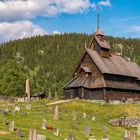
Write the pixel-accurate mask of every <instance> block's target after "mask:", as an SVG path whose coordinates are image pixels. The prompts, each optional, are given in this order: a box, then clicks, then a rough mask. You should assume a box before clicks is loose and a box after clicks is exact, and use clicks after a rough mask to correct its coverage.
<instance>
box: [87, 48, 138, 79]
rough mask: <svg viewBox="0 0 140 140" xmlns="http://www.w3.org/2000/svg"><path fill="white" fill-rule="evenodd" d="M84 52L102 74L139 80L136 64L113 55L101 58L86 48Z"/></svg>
mask: <svg viewBox="0 0 140 140" xmlns="http://www.w3.org/2000/svg"><path fill="white" fill-rule="evenodd" d="M86 52H87V53H88V55H89V56H90V57H91V59H92V60H93V62H94V63H95V64H96V65H97V67H98V68H99V69H100V71H101V72H102V73H107V74H115V75H121V76H128V77H135V78H138V79H140V67H139V66H138V65H137V64H136V63H133V62H130V61H127V60H125V59H124V58H123V57H122V56H118V55H113V54H112V55H111V57H109V58H104V57H101V56H100V55H99V54H98V53H97V52H96V51H94V50H91V49H88V48H86Z"/></svg>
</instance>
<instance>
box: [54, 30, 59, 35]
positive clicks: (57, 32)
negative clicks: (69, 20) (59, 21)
mask: <svg viewBox="0 0 140 140" xmlns="http://www.w3.org/2000/svg"><path fill="white" fill-rule="evenodd" d="M52 34H53V35H60V34H61V33H60V32H59V31H57V30H56V31H53V32H52Z"/></svg>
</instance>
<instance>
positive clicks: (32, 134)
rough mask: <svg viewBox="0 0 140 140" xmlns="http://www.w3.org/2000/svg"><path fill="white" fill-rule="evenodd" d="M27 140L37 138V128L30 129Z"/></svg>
mask: <svg viewBox="0 0 140 140" xmlns="http://www.w3.org/2000/svg"><path fill="white" fill-rule="evenodd" d="M28 140H37V130H36V129H30V131H29V139H28Z"/></svg>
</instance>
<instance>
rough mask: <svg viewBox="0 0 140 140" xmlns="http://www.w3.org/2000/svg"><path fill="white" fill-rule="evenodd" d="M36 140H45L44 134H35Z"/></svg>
mask: <svg viewBox="0 0 140 140" xmlns="http://www.w3.org/2000/svg"><path fill="white" fill-rule="evenodd" d="M37 140H46V136H44V135H40V134H37Z"/></svg>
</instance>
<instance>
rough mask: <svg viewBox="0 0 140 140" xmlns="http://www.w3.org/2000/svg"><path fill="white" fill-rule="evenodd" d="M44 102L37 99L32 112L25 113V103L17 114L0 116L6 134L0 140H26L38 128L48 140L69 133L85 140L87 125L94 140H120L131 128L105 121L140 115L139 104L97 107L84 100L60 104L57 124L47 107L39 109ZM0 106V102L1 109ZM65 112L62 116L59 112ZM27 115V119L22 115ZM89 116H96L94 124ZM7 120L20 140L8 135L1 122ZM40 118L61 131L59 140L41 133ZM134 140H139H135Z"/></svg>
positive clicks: (0, 136) (99, 105)
mask: <svg viewBox="0 0 140 140" xmlns="http://www.w3.org/2000/svg"><path fill="white" fill-rule="evenodd" d="M47 102H48V101H47V100H40V101H34V102H32V109H31V111H28V110H26V109H25V104H22V110H21V111H20V112H17V114H16V115H14V114H12V112H9V113H8V114H5V115H4V116H3V115H0V131H1V130H3V131H6V132H8V133H9V134H7V135H0V140H27V138H28V134H29V129H30V128H34V129H37V132H38V134H43V135H46V137H47V140H64V138H66V137H67V136H68V135H69V134H70V133H74V134H75V135H76V140H87V139H88V137H87V136H86V135H85V133H84V128H85V127H86V126H90V127H91V134H92V135H94V136H95V138H96V139H97V140H101V137H102V136H103V135H104V134H106V135H108V136H109V138H110V140H121V139H122V136H123V131H124V129H128V130H131V129H132V128H124V127H114V126H111V125H110V124H108V121H109V120H110V119H112V118H116V117H120V116H123V114H125V115H127V116H140V114H139V112H140V105H110V104H104V105H101V104H96V103H89V102H86V101H80V100H79V101H78V100H75V101H72V102H69V103H63V104H61V105H59V110H60V119H59V120H58V121H56V120H54V119H53V113H52V111H51V110H50V109H49V107H40V105H44V104H45V103H47ZM3 104H9V103H8V102H7V103H3V102H1V103H0V108H1V107H2V106H3ZM64 109H65V110H66V111H67V113H64V111H62V110H64ZM74 110H75V111H76V112H77V117H78V119H77V121H73V120H72V111H74ZM24 112H26V113H27V116H24V115H23V113H24ZM83 112H86V113H87V115H88V118H87V119H83V118H82V113H83ZM92 116H95V117H96V121H92V120H91V118H92ZM3 117H6V118H7V120H8V122H10V121H15V127H16V128H20V129H21V130H22V132H23V137H21V138H20V137H16V135H15V132H10V131H9V130H8V129H9V126H8V125H7V126H3V125H2V120H3ZM42 119H46V120H47V124H48V125H51V126H53V127H55V128H60V133H61V135H60V136H59V137H57V136H54V135H53V132H52V131H48V130H42V129H41V122H42ZM74 123H76V124H77V126H78V130H72V129H71V126H72V124H74ZM102 127H107V132H106V133H104V132H103V131H102ZM137 140H140V138H138V139H137Z"/></svg>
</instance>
